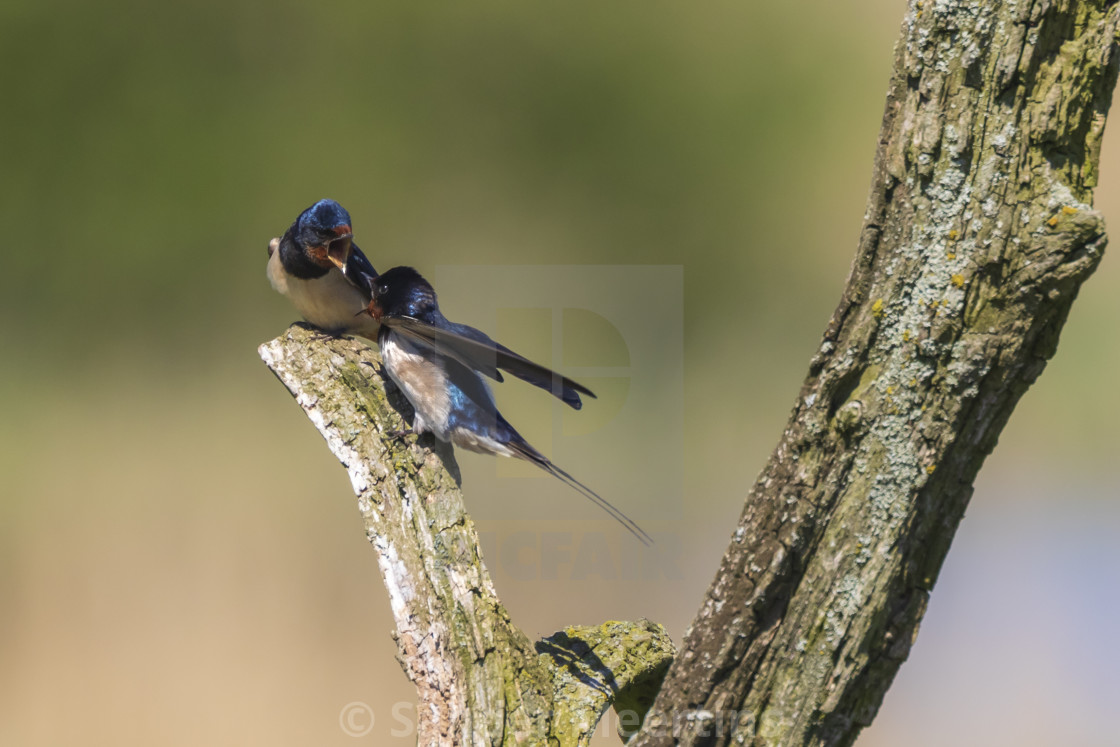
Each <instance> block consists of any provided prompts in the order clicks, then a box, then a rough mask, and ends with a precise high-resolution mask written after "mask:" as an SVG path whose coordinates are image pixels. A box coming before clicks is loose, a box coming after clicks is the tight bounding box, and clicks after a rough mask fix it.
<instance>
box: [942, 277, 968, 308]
mask: <svg viewBox="0 0 1120 747" xmlns="http://www.w3.org/2000/svg"><path fill="white" fill-rule="evenodd" d="M949 282H950V283H952V284H953V285H955V286H957V287H958V288H961V287H963V286H964V275H961V274H960V273H959V272H958V273H956V274H954V275H953V277H951V278H949ZM941 305H942V306H944V305H945V302H944V301H942V302H941Z"/></svg>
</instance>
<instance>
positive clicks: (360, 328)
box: [268, 200, 378, 340]
mask: <svg viewBox="0 0 1120 747" xmlns="http://www.w3.org/2000/svg"><path fill="white" fill-rule="evenodd" d="M268 279H269V280H270V281H271V282H272V287H273V288H275V289H276V290H278V291H279V292H280V293H282V294H284V295H285V296H287V297H288V298H290V299H291V300H292V303H293V304H295V307H296V309H297V310H299V313H300V314H301V315H302V316H303V318H304V319H306V320H307V321H309V322H311V323H312V324H314V325H315V326H316V327H319V328H320V329H322V330H323V331H324V332H327V333H329V334H332V335H342V334H352V335H360V336H362V337H367V338H369V339H371V340H376V339H377V328H378V325H377V322H376V321H375V320H373V319H371V318H370V317H369V315H368V314H363V313H362V312H363V311H364V310H365V308H366V307H367V306H368V305H369V302H370V297H371V292H372V291H371V288H372V284H373V282H374V281H375V280H376V279H377V271H376V270H374V269H373V265H371V264H370V263H369V260H368V259H366V256H365V255H364V254H362V250H361V249H359V248H358V247H357V246H355V245H354V231H353V229H352V228H351V227H350V214H349V213H347V212H346V210H345V209H344V208H343V207H342V206H341V205H339V204H338V203H337V202H335V201H334V200H319V201H318V202H316V203H315V204H314V205H312V206H311V207H309V208H307V209H306V210H304V211H303V212H302V213H300V214H299V217H298V218H296V221H295V223H293V224H292V225H291V227H290V228H289V229H288V230H287V231H285V232H284V235H283V236H281V237H280V238H278V239H273V240H272V241H271V242H269V245H268Z"/></svg>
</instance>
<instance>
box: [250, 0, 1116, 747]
mask: <svg viewBox="0 0 1120 747" xmlns="http://www.w3.org/2000/svg"><path fill="white" fill-rule="evenodd" d="M1118 13H1120V10H1118V6H1116V5H1114V4H1112V3H1103V2H1046V1H1045V0H1035V1H1034V2H1026V1H1025V0H1024V1H1023V2H1018V3H990V4H977V3H965V2H952V1H950V0H937V1H936V2H935V1H933V0H923V2H912V3H911V5H910V8H909V10H908V12H907V16H906V19H905V21H904V23H903V28H902V39H901V41H900V43H899V45H898V49H897V52H896V60H895V72H894V76H893V79H892V82H891V87H890V91H889V93H888V97H887V106H886V112H885V115H884V118H883V125H882V131H881V134H880V140H879V150H878V153H877V156H876V161H875V169H874V181H873V184H872V190H871V197H870V200H869V204H868V209H867V215H866V220H865V225H864V229H863V232H862V235H861V238H860V245H859V251H858V254H857V256H856V259H855V261H854V263H853V266H852V272H851V276H850V277H849V279H848V284H847V287H846V289H845V291H844V294H843V296H842V298H841V301H840V305H839V307H838V308H837V310H836V312H835V314H834V315H833V318H832V321H831V322H830V324H829V326H828V329H827V330H826V332H825V336H824V340H823V342H822V344H821V347H820V350H819V352H818V353H817V355H816V356H815V357H814V358H813V360H812V362H811V363H810V369H809V376H808V378H807V379H806V381H805V383H804V385H803V386H802V389H801V393H800V396H799V397H798V400H797V403H796V405H795V407H794V410H793V414H792V415H791V417H790V421H789V424H788V426H787V428H786V430H785V433H784V434H783V436H782V438H781V441H780V443H779V444H778V447H777V449H776V450H775V451H774V454H773V455H772V457H771V459H770V461H769V463H768V464H767V466H766V468H765V470H764V471H763V473H762V475H761V477H759V479H758V481H757V483H756V484H755V486H754V488H753V489H752V490H751V492H750V494H749V495H748V497H747V501H746V506H745V508H744V510H743V514H742V517H741V519H740V522H739V526H738V528H737V529H736V530H735V532H734V536H733V539H732V542H731V545H730V547H729V548H728V551H727V554H726V555H725V557H724V559H723V562H722V566H721V568H720V570H719V573H718V575H717V576H716V578H715V580H714V581H713V583H712V586H711V588H710V589H709V591H708V595H707V598H706V600H705V603H704V605H703V606H702V608H701V610H700V612H699V615H698V617H697V619H696V620H695V622H694V623H693V625H692V627H691V628H690V630H689V632H688V634H687V636H686V640H685V644H684V649H683V651H682V652H681V654H680V655H679V656H678V657H677V659H676V661H675V662H673V663H672V666H671V667H670V666H669V663H670V660H671V659H672V654H673V651H672V645H671V643H670V642H669V640H668V638H667V636H666V635H665V633H664V631H663V630H662V629H661V628H660V627H659V626H656V625H653V624H651V623H648V622H645V621H641V622H638V623H608V624H605V625H603V626H600V627H598V628H590V629H587V628H585V629H575V628H570V629H567V630H565V631H563V632H562V633H557V634H556V635H554V636H551V637H550V638H548V639H545V640H543V641H539V642H537V643H536V644H534V643H531V642H530V641H529V640H528V638H527V637H526V636H525V635H524V633H522V632H521V631H520V630H519V629H518V628H517V627H516V626H514V624H513V623H512V622H511V621H510V619H509V617H508V615H507V614H506V612H505V609H504V608H503V607H502V605H501V603H500V601H499V600H498V597H497V595H496V594H495V592H494V589H493V585H492V584H491V581H490V577H489V574H488V573H487V571H486V568H485V566H484V565H483V562H482V558H481V555H480V553H479V550H478V537H477V535H476V533H475V530H474V525H473V523H472V522H471V520H470V518H469V517H468V516H467V514H466V512H465V510H464V507H463V503H462V498H461V495H460V493H459V490H458V486H457V475H456V473H457V469H456V466H455V462H454V459H453V457H452V454H451V451H450V448H448V447H446V446H445V445H441V444H438V443H433V442H431V441H430V440H429V441H422V444H421V445H408V444H406V443H404V442H401V441H400V440H398V439H396V438H395V437H393V436H392V435H391V433H392V431H395V430H399V429H401V428H403V427H404V422H405V421H403V420H402V419H401V417H400V415H399V414H398V411H400V412H404V413H405V414H406V416H407V415H408V413H409V410H410V408H409V406H408V404H407V402H405V401H404V400H403V398H402V397H401V396H400V395H399V393H397V392H396V391H395V390H394V389H392V388H391V387H390V388H389V389H388V390H387V389H386V387H385V384H384V381H383V379H382V378H381V377H380V375H379V374H378V370H379V368H380V366H379V360H378V357H377V354H376V352H375V351H373V350H371V349H369V348H368V347H366V346H365V345H364V344H363V343H359V342H355V341H346V340H329V341H325V342H324V341H321V340H317V339H315V337H314V335H312V334H310V333H309V332H308V331H306V330H304V329H301V328H299V327H294V328H293V329H292V330H289V333H288V334H287V335H286V336H284V337H282V338H279V339H277V340H274V341H272V342H270V343H267V344H266V345H263V346H262V347H261V350H260V352H261V356H262V357H263V358H264V359H265V361H266V362H267V363H268V365H269V366H270V367H271V368H272V370H273V371H274V372H275V373H276V374H277V376H278V377H279V378H280V379H281V381H283V382H284V384H285V386H287V387H288V389H289V390H290V391H291V392H292V394H293V395H295V397H296V399H297V401H298V402H299V404H300V405H301V406H302V407H303V409H304V410H305V412H306V413H307V415H308V417H309V418H310V419H311V420H312V422H313V423H314V424H315V425H316V427H317V428H318V429H319V430H320V432H321V433H322V434H323V436H324V437H325V438H326V439H327V443H328V445H329V447H330V448H331V450H332V451H333V452H334V453H335V455H336V456H338V458H339V459H340V460H341V461H342V462H343V464H344V465H345V466H346V468H347V470H348V471H349V474H350V478H351V481H352V482H353V485H354V489H355V491H356V492H357V494H358V496H359V499H358V507H359V510H360V511H361V513H362V516H363V517H364V518H365V523H366V530H367V534H368V536H369V539H370V542H371V543H372V544H373V546H374V548H375V550H376V551H377V553H378V557H379V560H380V564H381V571H382V575H383V577H384V580H385V584H386V587H387V589H388V591H389V597H390V602H391V605H392V610H393V614H394V616H395V618H396V623H397V643H398V647H399V651H400V657H401V662H402V665H403V666H404V669H405V672H406V673H407V674H408V676H409V678H410V679H411V680H412V681H413V682H414V683H415V684H416V686H417V690H418V693H419V698H420V708H419V713H420V714H421V721H420V736H419V743H420V744H425V745H436V744H448V745H450V744H455V745H460V744H462V745H467V744H471V745H476V744H503V745H504V744H532V745H537V744H556V745H575V744H586V743H587V742H588V740H589V738H590V733H591V731H592V730H593V729H594V726H595V723H596V722H597V720H598V719H599V717H600V716H601V714H602V713H603V712H604V711H605V709H606V708H607V707H608V706H609V705H610V704H611V703H612V702H613V703H614V704H615V706H616V708H617V709H622V708H626V709H633V710H635V711H637V712H638V714H639V715H640V714H642V713H643V712H644V711H645V709H646V708H647V707H648V705H649V701H650V700H651V699H652V694H653V693H654V692H656V690H657V688H658V686H659V685H661V681H662V678H663V677H665V672H666V669H668V676H667V677H666V678H665V680H664V685H663V686H662V687H661V689H660V692H659V693H658V694H657V698H656V702H655V703H654V707H653V709H652V711H650V713H649V714H648V716H647V717H646V718H645V722H644V724H643V725H642V727H641V731H640V732H639V733H638V735H637V736H636V738H635V741H634V742H632V744H635V745H642V746H648V745H664V744H687V745H722V744H729V743H736V744H745V743H748V742H749V743H753V744H767V745H769V744H783V745H839V744H850V743H851V742H852V741H853V740H854V739H855V737H856V735H857V734H858V732H859V730H860V729H861V728H862V727H863V726H865V725H866V724H868V723H870V721H871V719H872V717H873V716H874V715H875V712H876V710H877V709H878V707H879V703H880V702H881V700H882V697H883V694H884V693H885V692H886V689H887V687H888V686H889V684H890V682H891V680H892V678H893V677H894V674H895V672H896V671H897V670H898V667H899V665H900V664H901V663H902V661H903V660H904V659H905V658H906V656H907V654H908V653H909V650H910V645H911V643H912V642H913V640H914V636H915V635H916V633H917V628H918V623H919V621H920V619H921V616H922V613H923V612H924V610H925V605H926V600H927V598H928V595H929V592H930V589H931V588H932V587H933V583H934V580H935V579H936V577H937V572H938V570H939V569H940V567H941V562H942V560H943V559H944V557H945V553H946V552H947V550H948V547H949V544H950V541H951V540H952V537H953V534H954V532H955V530H956V527H957V524H958V522H959V521H960V518H961V516H962V514H963V512H964V508H965V505H966V504H967V502H968V498H969V496H970V495H971V492H972V483H973V480H974V478H975V477H976V473H977V471H978V470H979V469H980V466H981V464H982V463H983V461H984V457H985V456H986V455H987V454H988V453H989V452H990V451H991V450H992V448H993V447H994V446H995V443H996V439H997V437H998V435H999V432H1000V430H1001V429H1002V428H1003V426H1004V424H1005V423H1006V422H1007V419H1008V417H1009V416H1010V414H1011V411H1012V409H1013V408H1014V406H1015V404H1016V402H1017V401H1018V399H1019V397H1020V396H1022V394H1023V392H1025V391H1026V389H1027V387H1028V386H1030V384H1031V383H1032V382H1033V381H1034V380H1035V379H1036V378H1037V377H1038V375H1039V373H1041V371H1042V369H1043V367H1044V365H1045V362H1046V360H1047V359H1048V358H1049V357H1050V356H1051V355H1053V353H1054V350H1055V347H1056V345H1057V341H1058V333H1059V331H1060V330H1061V327H1062V325H1063V323H1064V322H1065V319H1066V315H1067V313H1068V312H1069V308H1070V305H1071V304H1072V302H1073V299H1074V297H1075V296H1076V294H1077V291H1078V288H1079V287H1080V285H1081V283H1082V282H1083V281H1084V280H1085V279H1086V278H1087V277H1088V276H1089V275H1090V274H1091V273H1092V272H1093V270H1094V269H1095V268H1096V266H1097V264H1098V262H1099V261H1100V258H1101V252H1102V250H1103V248H1104V244H1105V237H1104V226H1103V223H1102V220H1101V217H1100V215H1099V214H1097V213H1096V212H1094V211H1093V210H1092V208H1091V199H1092V189H1093V187H1094V186H1095V185H1096V173H1097V163H1098V157H1099V152H1100V143H1101V136H1102V133H1103V130H1104V122H1105V114H1106V112H1107V110H1108V106H1109V102H1110V98H1111V94H1112V89H1113V86H1114V84H1115V81H1116V76H1117V59H1118V58H1117V55H1116V43H1115V39H1116V33H1117V27H1118Z"/></svg>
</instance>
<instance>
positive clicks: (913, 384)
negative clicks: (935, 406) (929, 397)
mask: <svg viewBox="0 0 1120 747" xmlns="http://www.w3.org/2000/svg"><path fill="white" fill-rule="evenodd" d="M917 385H918V380H917V379H910V387H911V388H913V387H916V386H917ZM922 409H923V410H924V409H925V406H924V405H923V406H922Z"/></svg>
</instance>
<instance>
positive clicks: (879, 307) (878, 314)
mask: <svg viewBox="0 0 1120 747" xmlns="http://www.w3.org/2000/svg"><path fill="white" fill-rule="evenodd" d="M871 313H872V315H874V317H875V318H876V319H882V318H883V299H881V298H877V299H875V303H873V304H871Z"/></svg>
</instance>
